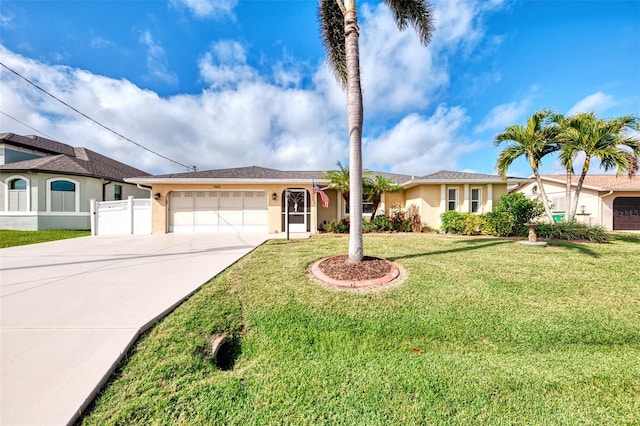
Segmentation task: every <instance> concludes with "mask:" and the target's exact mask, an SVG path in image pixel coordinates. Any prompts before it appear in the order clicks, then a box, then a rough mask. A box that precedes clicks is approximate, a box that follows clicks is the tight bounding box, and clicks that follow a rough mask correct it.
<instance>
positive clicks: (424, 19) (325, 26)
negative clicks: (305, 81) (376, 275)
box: [319, 0, 433, 263]
mask: <svg viewBox="0 0 640 426" xmlns="http://www.w3.org/2000/svg"><path fill="white" fill-rule="evenodd" d="M319 2H320V7H319V20H320V26H321V31H322V40H323V44H324V45H325V48H326V51H327V58H328V62H329V65H330V66H331V68H332V69H333V71H334V73H335V75H336V78H337V79H338V81H339V82H340V83H341V84H342V86H343V87H344V88H346V91H347V130H348V134H349V170H350V171H351V173H350V185H349V189H350V191H349V199H350V202H349V208H350V210H349V212H350V213H349V214H350V216H351V226H350V228H349V261H350V262H352V263H359V262H361V261H362V259H363V256H364V254H363V253H364V252H363V244H362V121H363V115H364V113H363V107H362V88H361V86H360V52H359V47H358V38H359V27H358V17H357V7H356V0H319ZM384 2H385V3H386V4H387V5H388V6H389V8H390V9H391V12H392V14H393V17H394V19H395V21H396V24H397V26H398V29H400V30H404V29H405V28H406V27H407V26H408V24H411V25H412V26H413V27H414V29H415V30H416V32H417V33H418V37H419V38H420V41H421V42H422V44H423V45H425V46H426V45H427V44H428V43H429V41H430V40H431V34H432V32H433V20H432V13H431V10H430V4H429V2H428V1H427V0H384Z"/></svg>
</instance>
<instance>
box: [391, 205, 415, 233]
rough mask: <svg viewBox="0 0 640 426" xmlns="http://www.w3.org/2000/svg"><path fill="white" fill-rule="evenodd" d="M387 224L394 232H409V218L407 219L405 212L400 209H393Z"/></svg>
mask: <svg viewBox="0 0 640 426" xmlns="http://www.w3.org/2000/svg"><path fill="white" fill-rule="evenodd" d="M389 224H390V225H391V230H392V231H394V232H411V220H409V219H407V213H406V212H405V211H404V210H402V209H398V210H394V211H393V213H392V214H391V217H390V218H389Z"/></svg>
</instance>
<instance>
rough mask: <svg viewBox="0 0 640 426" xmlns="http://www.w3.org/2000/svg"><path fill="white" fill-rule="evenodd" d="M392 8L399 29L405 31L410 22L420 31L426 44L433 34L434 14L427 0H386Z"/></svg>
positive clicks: (423, 43)
mask: <svg viewBox="0 0 640 426" xmlns="http://www.w3.org/2000/svg"><path fill="white" fill-rule="evenodd" d="M385 3H387V5H388V6H389V8H390V9H391V13H392V14H393V18H394V19H395V21H396V25H397V26H398V29H399V30H401V31H403V30H405V29H406V28H407V25H408V24H409V23H410V24H411V25H412V26H413V28H414V29H415V30H416V33H418V37H419V38H420V43H422V45H423V46H426V45H428V44H429V42H430V41H431V37H432V36H433V31H434V25H433V14H432V12H431V4H430V3H429V2H428V1H426V0H385Z"/></svg>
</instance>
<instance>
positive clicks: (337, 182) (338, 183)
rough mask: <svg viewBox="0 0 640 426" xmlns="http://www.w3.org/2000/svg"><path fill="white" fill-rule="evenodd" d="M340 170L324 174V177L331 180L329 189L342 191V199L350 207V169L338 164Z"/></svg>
mask: <svg viewBox="0 0 640 426" xmlns="http://www.w3.org/2000/svg"><path fill="white" fill-rule="evenodd" d="M337 166H338V170H329V171H328V172H324V173H323V174H322V177H324V178H325V179H329V180H330V181H331V182H329V186H328V188H331V189H336V190H338V191H340V193H341V194H342V198H344V202H345V203H346V205H347V207H348V206H349V185H350V182H351V181H350V177H349V168H348V167H344V166H343V165H342V163H341V162H339V161H338V163H337Z"/></svg>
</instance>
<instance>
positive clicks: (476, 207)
mask: <svg viewBox="0 0 640 426" xmlns="http://www.w3.org/2000/svg"><path fill="white" fill-rule="evenodd" d="M471 213H476V214H481V213H482V188H471Z"/></svg>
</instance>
